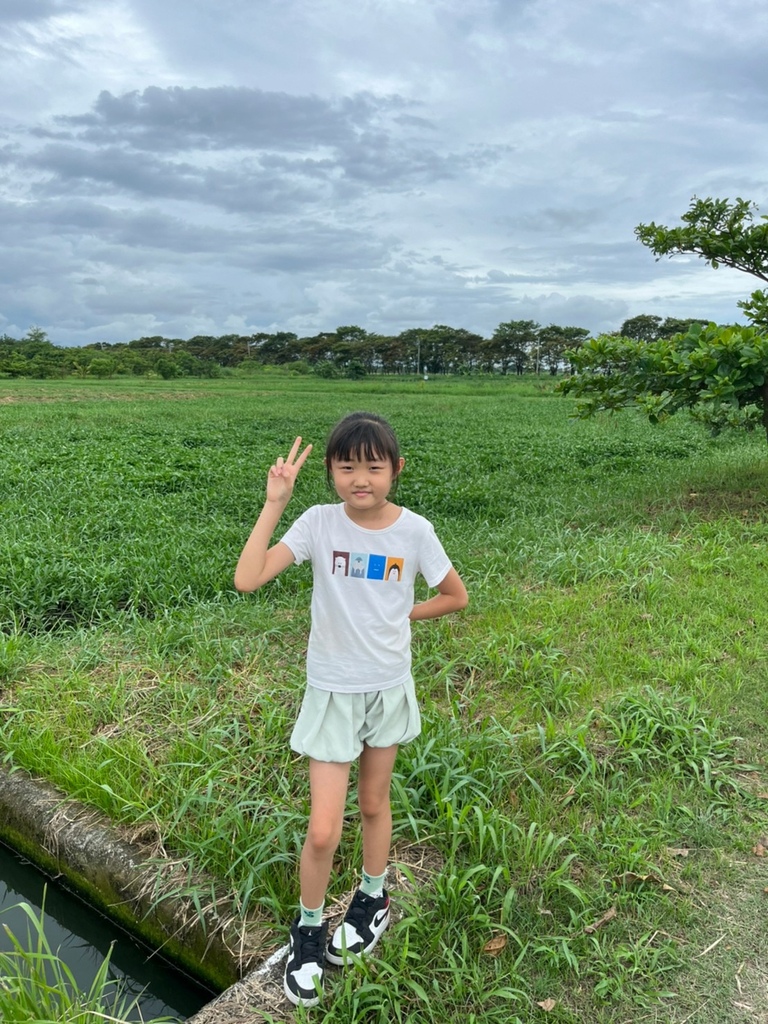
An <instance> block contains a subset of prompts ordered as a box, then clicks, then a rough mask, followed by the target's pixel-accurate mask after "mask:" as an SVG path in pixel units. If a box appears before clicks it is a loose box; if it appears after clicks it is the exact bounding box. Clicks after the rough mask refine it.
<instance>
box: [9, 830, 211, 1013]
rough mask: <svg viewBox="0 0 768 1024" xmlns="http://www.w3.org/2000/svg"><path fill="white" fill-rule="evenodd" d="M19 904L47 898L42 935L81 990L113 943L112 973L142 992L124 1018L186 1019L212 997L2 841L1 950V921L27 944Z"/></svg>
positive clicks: (136, 992) (38, 904) (37, 905)
mask: <svg viewBox="0 0 768 1024" xmlns="http://www.w3.org/2000/svg"><path fill="white" fill-rule="evenodd" d="M44 894H45V897H44ZM21 902H25V903H28V904H30V906H32V907H34V908H35V910H36V912H39V911H40V909H41V908H42V906H43V902H45V936H46V938H47V940H48V942H49V944H50V946H51V949H53V951H54V952H58V955H59V956H60V957H61V959H62V960H63V961H64V963H65V964H66V965H67V967H69V969H70V970H71V971H72V973H73V974H74V976H75V978H76V980H77V984H78V986H79V987H80V988H82V989H88V987H89V986H90V984H91V982H92V981H93V979H94V977H95V975H96V972H97V970H98V969H99V966H100V965H101V963H102V961H103V959H104V957H105V956H106V954H107V952H108V951H109V948H110V946H111V945H112V943H114V944H115V945H114V948H113V951H112V957H111V963H110V968H111V976H112V977H113V978H119V979H122V982H123V984H124V985H125V991H126V992H127V993H129V994H130V996H131V997H133V996H137V995H139V993H142V991H143V994H142V995H141V997H140V999H139V1002H138V1004H137V1006H136V1008H135V1010H134V1012H133V1014H132V1016H130V1017H128V1018H127V1019H128V1020H130V1021H133V1022H139V1021H148V1020H152V1018H154V1017H161V1016H166V1017H175V1018H176V1019H177V1020H186V1018H187V1017H191V1016H192V1015H193V1014H195V1013H196V1012H197V1011H198V1010H199V1009H200V1008H201V1007H202V1006H204V1005H205V1004H206V1003H208V1002H210V1000H211V999H212V998H213V995H214V993H212V992H210V991H209V990H208V989H206V988H204V987H203V986H201V985H199V984H198V983H197V982H196V981H194V979H192V978H190V977H188V976H187V975H185V974H183V973H181V972H179V971H178V970H176V969H175V968H174V967H173V966H171V965H170V964H169V963H168V962H167V961H165V960H163V959H162V958H161V957H158V956H156V955H152V954H151V952H150V951H149V950H147V948H146V947H144V946H142V945H141V944H139V943H138V942H136V941H135V940H134V939H133V938H132V937H131V936H130V935H128V934H127V933H126V932H125V931H123V929H121V928H120V927H119V926H117V925H115V924H114V923H113V922H111V921H109V920H107V918H105V917H103V916H102V915H101V914H99V913H98V911H96V910H93V909H92V908H91V907H89V906H86V904H84V903H83V902H82V901H81V900H80V899H78V898H77V897H76V896H74V895H73V894H72V893H70V892H68V891H67V890H66V889H64V888H63V887H62V886H60V885H58V884H57V883H56V882H55V881H51V880H50V879H48V878H46V876H45V875H43V874H42V873H41V872H40V871H38V870H37V868H36V867H35V866H34V865H32V864H30V863H29V861H27V860H22V859H21V858H20V857H18V856H16V854H14V853H13V852H12V851H11V850H9V849H8V848H7V847H6V846H3V845H2V844H0V912H2V913H1V914H0V950H2V951H3V952H10V951H11V950H12V948H13V945H12V943H11V941H10V939H9V938H8V936H7V935H6V933H5V930H4V929H3V928H2V925H3V924H6V925H8V927H9V928H10V929H11V931H12V932H13V933H14V935H15V936H16V938H17V939H18V940H19V942H21V943H22V944H24V943H26V938H27V930H28V925H29V924H30V923H31V922H30V921H29V918H28V917H27V915H26V914H25V913H24V912H23V911H21V910H18V909H16V906H17V904H19V903H21Z"/></svg>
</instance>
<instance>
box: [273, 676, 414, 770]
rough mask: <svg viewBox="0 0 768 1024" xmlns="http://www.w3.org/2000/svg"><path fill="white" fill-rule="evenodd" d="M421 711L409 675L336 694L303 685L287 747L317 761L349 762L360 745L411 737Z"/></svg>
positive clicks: (403, 740) (404, 740) (400, 741)
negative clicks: (379, 686) (369, 689)
mask: <svg viewBox="0 0 768 1024" xmlns="http://www.w3.org/2000/svg"><path fill="white" fill-rule="evenodd" d="M420 732H421V715H420V714H419V705H418V703H417V701H416V691H415V688H414V684H413V680H412V679H411V680H410V682H408V683H403V684H402V685H401V686H393V687H391V688H390V689H388V690H377V691H376V692H374V693H335V692H332V691H330V690H318V689H317V688H316V687H314V686H307V691H306V693H305V694H304V700H303V701H302V704H301V710H300V711H299V717H298V718H297V720H296V725H295V726H294V727H293V732H292V734H291V749H292V750H295V751H296V753H297V754H306V755H307V757H312V758H314V759H315V760H316V761H335V762H337V763H339V764H341V763H346V762H347V761H354V760H355V759H356V758H357V757H358V756H359V754H360V752H361V751H362V749H363V744H367V745H368V746H369V747H392V746H394V745H395V744H398V745H401V744H403V743H408V742H409V741H410V740H412V739H415V738H416V737H417V736H418V735H419V733H420Z"/></svg>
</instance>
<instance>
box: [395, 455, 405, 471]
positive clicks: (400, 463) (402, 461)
mask: <svg viewBox="0 0 768 1024" xmlns="http://www.w3.org/2000/svg"><path fill="white" fill-rule="evenodd" d="M404 466H405V459H404V458H403V457H402V455H401V456H400V458H399V459H398V460H397V472H396V473H395V476H400V474H401V473H402V472H403V467H404Z"/></svg>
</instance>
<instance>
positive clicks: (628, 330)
mask: <svg viewBox="0 0 768 1024" xmlns="http://www.w3.org/2000/svg"><path fill="white" fill-rule="evenodd" d="M660 327H661V317H660V316H652V315H651V314H649V313H641V314H640V316H633V317H630V318H629V320H625V321H624V323H623V324H622V325H621V327H620V328H619V334H620V335H621V336H622V338H636V339H637V340H638V341H656V339H657V338H658V336H659V328H660Z"/></svg>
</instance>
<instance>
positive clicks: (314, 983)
mask: <svg viewBox="0 0 768 1024" xmlns="http://www.w3.org/2000/svg"><path fill="white" fill-rule="evenodd" d="M327 936H328V922H327V921H323V923H322V924H321V925H318V926H317V927H316V928H307V927H304V928H302V927H301V918H300V917H297V918H296V920H295V921H294V922H293V924H292V925H291V939H290V950H289V952H288V961H287V963H286V965H285V976H284V978H283V991H284V992H285V994H286V996H287V997H288V998H289V999H290V1001H291V1002H292V1003H293V1005H294V1006H317V1004H318V1003H319V1002H320V996H321V994H322V988H323V958H324V955H325V942H326V938H327Z"/></svg>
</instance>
